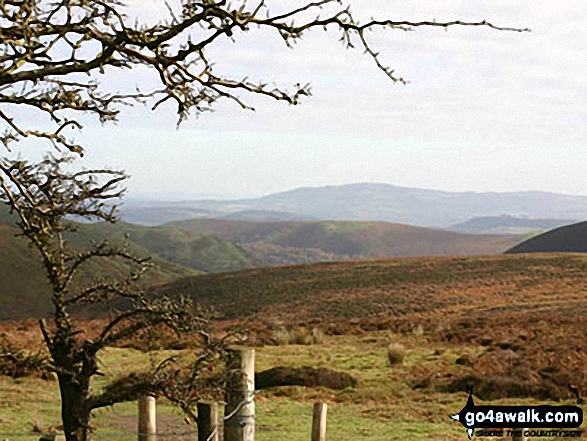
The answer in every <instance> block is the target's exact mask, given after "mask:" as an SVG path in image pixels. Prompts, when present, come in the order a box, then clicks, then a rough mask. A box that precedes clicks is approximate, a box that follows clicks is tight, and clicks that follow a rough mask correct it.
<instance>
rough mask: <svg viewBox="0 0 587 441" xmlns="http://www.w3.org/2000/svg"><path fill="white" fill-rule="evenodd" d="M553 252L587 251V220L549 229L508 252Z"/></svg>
mask: <svg viewBox="0 0 587 441" xmlns="http://www.w3.org/2000/svg"><path fill="white" fill-rule="evenodd" d="M552 252H569V253H587V222H579V223H577V224H573V225H567V226H564V227H560V228H556V229H554V230H552V231H547V232H546V233H543V234H540V235H538V236H534V237H532V238H530V239H528V240H526V241H524V242H522V243H519V244H518V245H516V246H514V247H512V248H511V249H509V250H508V251H507V253H508V254H515V253H552Z"/></svg>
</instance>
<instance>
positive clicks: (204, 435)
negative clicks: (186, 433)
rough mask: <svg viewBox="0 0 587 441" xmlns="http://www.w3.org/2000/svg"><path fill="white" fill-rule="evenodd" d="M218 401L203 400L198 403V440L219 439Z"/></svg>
mask: <svg viewBox="0 0 587 441" xmlns="http://www.w3.org/2000/svg"><path fill="white" fill-rule="evenodd" d="M218 431H219V427H218V403H217V402H215V401H201V402H199V403H198V441H218V440H219V439H220V436H219V435H220V434H219V433H218Z"/></svg>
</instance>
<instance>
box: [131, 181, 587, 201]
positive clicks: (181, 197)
mask: <svg viewBox="0 0 587 441" xmlns="http://www.w3.org/2000/svg"><path fill="white" fill-rule="evenodd" d="M352 185H388V186H392V187H401V188H410V189H415V190H424V191H438V192H446V193H474V194H480V193H493V194H511V193H550V194H557V195H561V196H587V194H571V193H559V192H551V191H544V190H519V191H515V190H513V191H469V190H463V191H452V190H446V189H442V188H425V187H415V186H409V185H397V184H391V183H388V182H351V183H346V184H326V185H302V186H299V187H294V188H285V189H283V190H278V191H274V192H270V193H267V192H265V193H259V194H249V195H238V194H219V193H173V192H156V191H153V192H131V193H128V194H127V195H126V196H125V199H126V200H131V201H148V202H182V201H195V200H218V201H230V200H239V199H256V198H261V197H264V196H269V195H273V194H279V193H287V192H290V191H294V190H299V189H309V188H312V189H318V188H324V187H341V186H352Z"/></svg>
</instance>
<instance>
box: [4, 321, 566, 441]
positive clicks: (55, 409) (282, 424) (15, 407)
mask: <svg viewBox="0 0 587 441" xmlns="http://www.w3.org/2000/svg"><path fill="white" fill-rule="evenodd" d="M390 341H394V342H398V343H401V344H403V345H404V346H405V347H406V358H405V360H404V363H403V364H402V365H395V366H390V365H389V363H388V361H387V358H386V346H387V344H388V343H389V342H390ZM479 351H480V348H479V347H475V346H465V347H463V346H458V347H457V346H454V345H448V344H447V345H441V344H437V343H433V342H430V341H429V340H428V339H427V338H426V337H425V336H419V335H409V334H408V335H403V336H399V335H395V334H390V333H388V332H386V331H379V332H370V333H366V334H363V335H360V336H331V337H327V338H326V340H325V341H324V343H322V344H317V345H311V346H301V345H288V346H265V347H261V348H258V349H257V359H256V368H257V371H261V370H264V369H267V368H270V367H273V366H302V365H312V366H324V367H329V368H331V369H335V370H340V371H344V372H348V373H350V374H352V375H353V376H355V377H356V378H357V379H358V385H357V387H356V388H353V389H346V390H341V391H332V390H328V389H324V388H319V389H311V388H304V387H282V388H274V389H269V390H265V391H262V392H261V393H260V394H259V395H258V397H257V400H256V405H257V421H256V425H257V435H256V440H258V441H273V440H283V441H303V440H309V438H310V431H311V421H312V407H313V403H314V402H316V401H322V402H326V403H328V405H329V408H328V430H327V436H328V439H329V440H333V441H355V440H359V441H360V440H365V441H367V440H368V441H387V440H406V439H410V440H464V439H466V435H465V432H464V429H463V428H462V427H461V426H460V425H459V424H458V423H456V422H453V421H451V420H450V419H449V418H448V416H449V415H450V414H451V413H455V412H458V411H459V410H460V409H461V408H462V406H463V405H464V403H465V400H466V395H465V394H464V393H455V394H449V393H440V392H436V391H431V390H426V389H412V387H411V384H412V382H413V380H414V378H417V377H418V376H419V375H420V374H421V373H422V372H425V371H438V372H445V373H446V372H450V373H452V374H454V375H457V374H458V373H459V371H460V370H463V369H469V368H467V367H464V366H459V365H456V364H455V360H456V358H457V357H459V356H460V355H462V354H463V353H467V354H471V355H474V354H475V353H477V352H479ZM168 355H169V352H158V353H155V354H151V355H147V354H144V353H141V352H139V351H136V350H132V349H108V350H106V351H104V352H103V353H102V354H101V355H100V358H101V360H102V371H103V372H104V373H105V374H106V380H108V379H112V378H116V377H117V376H119V375H122V374H123V373H125V372H128V371H131V370H137V368H140V366H147V367H148V366H149V365H150V363H151V362H152V361H156V360H157V359H161V358H163V357H166V356H168ZM106 380H105V379H99V381H98V382H97V383H96V384H95V387H96V389H99V388H100V387H101V386H102V385H103V384H104V382H105V381H106ZM499 402H500V403H506V402H507V403H531V402H533V403H536V401H534V400H528V399H525V400H500V401H499ZM479 403H481V401H480V400H477V404H479ZM569 403H570V404H572V401H569ZM136 415H137V405H136V403H125V404H121V405H116V406H114V407H113V408H107V409H102V410H99V411H98V412H96V414H95V418H94V420H93V425H94V427H95V428H96V432H95V434H94V436H93V438H92V439H95V440H108V439H134V437H135V435H134V432H135V430H136V424H137V419H136ZM34 424H37V425H39V426H41V427H43V428H48V427H51V426H55V425H58V424H59V395H58V390H57V384H56V383H54V382H47V381H43V380H39V379H32V378H25V379H18V380H13V379H8V378H5V377H2V378H0V439H2V438H6V439H9V440H11V441H13V440H26V441H29V440H30V441H32V440H38V438H39V434H35V433H33V432H32V429H33V426H34ZM158 425H159V430H160V432H162V436H160V437H159V439H161V440H166V439H173V440H184V439H185V440H188V439H195V435H194V433H193V432H194V430H195V428H194V427H193V426H189V425H186V424H185V423H184V422H183V417H182V416H181V415H180V413H179V411H178V410H177V409H175V408H174V407H172V406H171V405H169V403H166V402H165V401H160V402H159V403H158ZM190 432H191V433H190ZM165 433H171V434H173V435H169V436H165ZM177 434H183V435H177Z"/></svg>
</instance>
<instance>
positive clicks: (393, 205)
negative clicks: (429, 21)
mask: <svg viewBox="0 0 587 441" xmlns="http://www.w3.org/2000/svg"><path fill="white" fill-rule="evenodd" d="M251 211H253V212H257V217H256V218H255V220H258V221H267V220H275V219H274V218H273V216H275V214H274V213H275V212H282V213H285V215H286V216H292V214H295V216H297V218H298V219H304V218H307V217H310V218H315V219H318V220H364V221H386V222H396V223H405V224H409V225H419V226H428V227H440V228H446V227H448V226H450V225H454V224H458V223H462V222H466V221H468V220H469V219H472V218H475V217H485V216H500V215H503V214H505V215H510V216H525V217H528V218H555V219H579V220H581V219H587V196H572V195H562V194H555V193H548V192H540V191H524V192H511V193H491V192H489V193H476V192H460V193H457V192H449V191H438V190H427V189H421V188H409V187H399V186H394V185H388V184H347V185H333V186H326V187H315V188H314V187H307V188H298V189H295V190H291V191H286V192H281V193H275V194H270V195H267V196H264V197H260V198H250V199H238V200H231V201H225V200H196V201H182V202H164V203H163V202H161V203H157V202H147V201H132V200H129V201H128V202H127V203H126V204H125V206H124V207H122V217H123V219H125V220H129V221H132V222H137V223H142V224H147V225H154V224H161V223H164V222H165V221H173V220H181V219H192V218H223V217H225V216H230V215H232V214H235V215H236V216H238V215H237V214H236V213H247V212H251ZM263 213H265V214H263ZM241 219H242V218H241ZM280 220H282V219H280Z"/></svg>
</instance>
